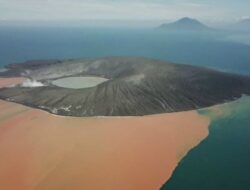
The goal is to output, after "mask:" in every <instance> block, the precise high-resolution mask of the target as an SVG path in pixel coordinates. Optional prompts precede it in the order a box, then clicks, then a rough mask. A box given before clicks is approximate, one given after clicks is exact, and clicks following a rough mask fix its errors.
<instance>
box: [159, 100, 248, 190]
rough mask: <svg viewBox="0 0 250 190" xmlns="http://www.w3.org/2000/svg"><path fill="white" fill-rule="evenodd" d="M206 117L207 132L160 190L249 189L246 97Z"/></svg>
mask: <svg viewBox="0 0 250 190" xmlns="http://www.w3.org/2000/svg"><path fill="white" fill-rule="evenodd" d="M222 111H223V113H224V115H222V116H220V117H216V115H217V116H218V115H219V113H217V114H215V112H213V113H212V111H211V110H209V109H207V110H202V111H200V114H203V115H207V116H210V117H211V118H212V123H211V126H210V135H209V137H208V138H207V139H206V140H204V141H203V142H202V143H201V144H200V145H199V146H198V147H196V148H195V149H193V150H192V151H190V152H189V154H188V155H187V156H186V157H185V158H184V159H183V160H182V161H181V163H180V164H179V166H178V167H177V168H176V170H175V171H174V174H173V176H172V178H171V179H170V180H169V181H168V182H167V183H166V184H165V186H164V187H163V188H162V190H184V189H187V190H196V189H197V190H248V189H250V178H249V171H250V97H244V98H242V99H241V100H239V101H236V102H234V103H230V104H227V105H224V106H222Z"/></svg>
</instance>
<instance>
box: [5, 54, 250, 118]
mask: <svg viewBox="0 0 250 190" xmlns="http://www.w3.org/2000/svg"><path fill="white" fill-rule="evenodd" d="M6 68H7V70H6V71H4V72H2V73H0V76H1V77H13V76H15V77H18V76H22V77H26V78H29V79H30V80H31V81H33V82H36V83H38V84H42V85H38V86H37V87H36V86H33V87H29V86H27V85H18V86H15V87H9V88H2V89H0V98H1V99H4V100H8V101H13V102H17V103H21V104H24V105H28V106H31V107H35V108H40V109H43V110H46V111H48V112H51V113H54V114H58V115H65V116H79V117H80V116H140V115H148V114H158V113H167V112H177V111H186V110H193V109H197V108H203V107H207V106H212V105H215V104H219V103H224V102H227V101H231V100H234V99H236V98H239V97H241V96H242V95H243V94H250V77H247V76H240V75H236V74H229V73H223V72H219V71H214V70H211V69H206V68H201V67H195V66H190V65H181V64H173V63H168V62H164V61H159V60H153V59H146V58H132V57H109V58H100V59H82V60H50V61H29V62H26V63H23V64H13V65H9V66H7V67H6ZM77 77H79V80H77V79H78V78H77ZM83 77H86V78H88V80H90V79H91V85H89V87H88V86H86V84H84V85H83V86H84V88H83V87H82V88H81V85H79V84H81V83H82V82H83V81H82V79H83ZM93 77H99V78H100V79H101V80H100V79H98V78H97V79H98V81H99V82H97V83H96V85H93V84H95V82H96V80H95V78H94V79H93ZM67 78H69V79H74V81H72V85H73V84H74V85H76V83H79V84H77V85H76V86H78V87H77V88H76V87H75V86H72V88H70V86H68V85H69V84H71V83H70V82H69V81H68V82H67V85H66V86H67V87H66V86H64V87H62V86H63V85H60V86H58V85H55V84H57V83H58V82H61V83H63V82H65V79H67ZM60 79H63V80H60ZM55 81H56V82H57V83H56V82H55ZM78 81H79V82H78ZM100 81H101V82H100ZM88 82H89V81H88ZM61 83H60V84H61ZM84 83H86V82H84ZM79 86H80V88H79Z"/></svg>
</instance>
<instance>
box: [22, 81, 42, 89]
mask: <svg viewBox="0 0 250 190" xmlns="http://www.w3.org/2000/svg"><path fill="white" fill-rule="evenodd" d="M21 86H22V87H30V88H33V87H41V86H44V84H43V83H41V82H39V81H36V80H30V79H27V80H25V81H24V82H23V83H22V84H21Z"/></svg>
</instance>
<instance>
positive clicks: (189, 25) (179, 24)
mask: <svg viewBox="0 0 250 190" xmlns="http://www.w3.org/2000/svg"><path fill="white" fill-rule="evenodd" d="M160 28H161V29H166V30H179V31H196V30H209V27H207V26H206V25H204V24H202V23H201V22H200V21H198V20H197V19H193V18H189V17H184V18H181V19H179V20H177V21H175V22H172V23H168V24H162V25H161V26H160Z"/></svg>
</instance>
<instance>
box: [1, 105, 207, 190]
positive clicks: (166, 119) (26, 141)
mask: <svg viewBox="0 0 250 190" xmlns="http://www.w3.org/2000/svg"><path fill="white" fill-rule="evenodd" d="M0 108H2V110H5V111H3V112H0V137H1V140H0V153H1V154H3V153H4V152H5V155H6V156H7V157H8V159H7V158H6V156H5V157H4V158H0V163H2V164H0V169H1V170H0V171H2V172H0V187H1V188H3V189H10V186H12V185H13V183H14V182H13V181H9V182H8V178H6V179H5V177H7V176H12V177H13V176H16V177H17V178H19V179H22V180H21V181H19V180H17V181H15V184H16V186H15V187H12V189H18V190H22V189H23V190H29V189H30V190H33V189H60V190H61V189H69V188H73V189H74V187H75V189H93V190H95V189H96V190H97V189H100V188H101V187H102V188H103V189H107V190H112V189H118V188H119V189H124V190H126V189H131V190H133V189H135V190H137V189H145V190H147V189H148V190H152V189H159V188H160V187H161V186H162V184H164V183H165V182H166V181H167V180H168V179H169V178H170V176H171V175H172V172H173V171H174V169H175V167H176V166H177V165H178V163H179V161H180V160H181V159H182V158H183V157H184V156H185V155H186V154H187V153H188V151H189V150H190V149H192V148H194V147H196V146H197V145H198V144H199V143H200V142H201V141H202V140H203V139H205V138H206V137H207V135H208V126H209V119H208V118H207V117H203V116H200V115H199V114H198V113H197V112H196V111H189V112H184V113H171V114H160V115H153V116H145V117H132V118H117V119H114V118H99V119H96V118H70V117H54V116H53V115H51V114H49V113H47V112H44V111H41V110H36V109H32V108H29V107H25V106H22V105H19V104H16V103H10V102H6V101H0ZM31 142H32V143H31ZM6 151H7V152H9V153H8V154H6ZM27 151H28V152H29V155H27V153H28V152H27ZM26 152H27V153H26ZM58 164H59V165H58ZM13 166H16V168H13ZM54 167H56V168H54ZM21 168H23V169H21ZM53 168H54V169H53ZM84 168H85V169H84ZM87 168H88V169H87ZM50 170H52V171H53V172H52V173H50V172H49V171H50ZM28 171H29V172H28ZM42 176H44V177H42ZM41 177H42V178H45V179H43V180H42V181H41V182H39V181H40V180H41ZM3 179H5V180H3ZM69 179H74V180H73V181H72V180H69ZM85 180H86V181H85ZM1 181H2V182H4V183H1ZM24 181H26V183H25V184H26V185H24V184H23V183H24ZM37 183H38V184H39V185H38V186H39V188H37V187H36V186H37ZM74 185H76V186H74ZM66 187H68V188H66ZM105 187H106V188H105ZM123 187H124V188H123Z"/></svg>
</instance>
